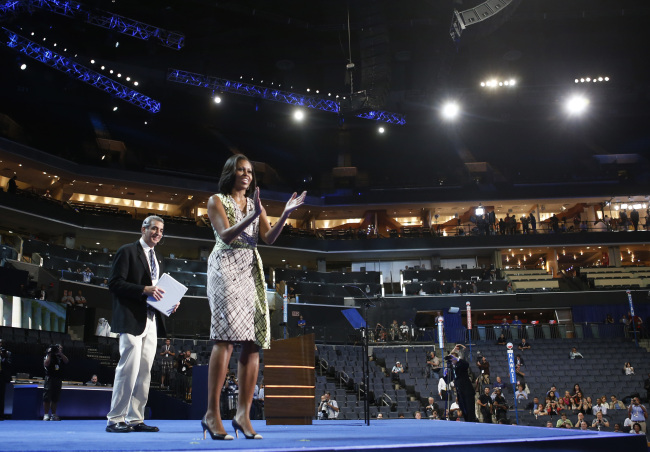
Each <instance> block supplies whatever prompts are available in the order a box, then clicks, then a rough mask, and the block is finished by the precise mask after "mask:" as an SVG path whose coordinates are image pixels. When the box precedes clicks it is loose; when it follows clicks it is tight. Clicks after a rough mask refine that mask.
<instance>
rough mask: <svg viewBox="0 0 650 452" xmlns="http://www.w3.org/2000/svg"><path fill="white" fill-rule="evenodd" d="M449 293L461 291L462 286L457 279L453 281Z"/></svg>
mask: <svg viewBox="0 0 650 452" xmlns="http://www.w3.org/2000/svg"><path fill="white" fill-rule="evenodd" d="M449 293H461V288H460V286H459V285H458V284H456V281H454V282H453V283H451V289H449Z"/></svg>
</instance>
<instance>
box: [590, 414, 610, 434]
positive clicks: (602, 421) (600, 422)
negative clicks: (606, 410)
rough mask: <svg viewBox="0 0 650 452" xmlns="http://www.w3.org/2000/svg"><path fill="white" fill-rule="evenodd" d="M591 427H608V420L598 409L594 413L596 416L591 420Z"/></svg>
mask: <svg viewBox="0 0 650 452" xmlns="http://www.w3.org/2000/svg"><path fill="white" fill-rule="evenodd" d="M591 426H592V427H597V428H598V429H599V430H600V429H601V428H603V427H609V421H608V420H607V418H604V417H603V412H602V411H599V412H598V413H596V417H595V418H594V420H593V421H592V422H591Z"/></svg>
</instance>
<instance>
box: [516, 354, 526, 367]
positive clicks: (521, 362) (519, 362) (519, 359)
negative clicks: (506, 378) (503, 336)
mask: <svg viewBox="0 0 650 452" xmlns="http://www.w3.org/2000/svg"><path fill="white" fill-rule="evenodd" d="M524 364H525V363H524V358H522V357H521V355H520V354H519V353H517V355H515V366H523V365H524Z"/></svg>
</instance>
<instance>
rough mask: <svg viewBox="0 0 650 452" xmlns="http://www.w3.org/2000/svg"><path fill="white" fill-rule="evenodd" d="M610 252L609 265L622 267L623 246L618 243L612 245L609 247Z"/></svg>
mask: <svg viewBox="0 0 650 452" xmlns="http://www.w3.org/2000/svg"><path fill="white" fill-rule="evenodd" d="M607 252H608V253H609V266H610V267H620V266H621V247H620V246H618V245H614V246H610V247H608V248H607Z"/></svg>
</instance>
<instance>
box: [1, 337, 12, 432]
mask: <svg viewBox="0 0 650 452" xmlns="http://www.w3.org/2000/svg"><path fill="white" fill-rule="evenodd" d="M10 381H11V352H10V351H9V350H7V349H6V348H4V346H3V344H2V338H0V421H4V420H5V387H6V385H7V383H9V382H10Z"/></svg>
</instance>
